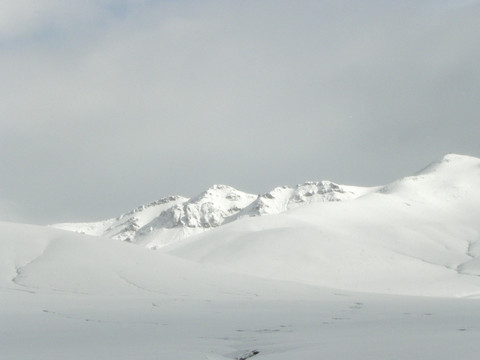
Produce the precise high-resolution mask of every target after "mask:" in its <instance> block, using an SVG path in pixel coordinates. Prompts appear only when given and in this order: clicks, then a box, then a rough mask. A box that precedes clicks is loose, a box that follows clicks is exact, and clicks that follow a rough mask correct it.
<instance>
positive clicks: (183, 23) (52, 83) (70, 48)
mask: <svg viewBox="0 0 480 360" xmlns="http://www.w3.org/2000/svg"><path fill="white" fill-rule="evenodd" d="M43 3H45V4H47V5H46V6H45V7H43V8H40V9H37V10H36V13H35V14H37V15H35V16H36V17H35V21H33V20H32V19H33V18H32V16H34V15H31V16H30V15H28V14H25V12H20V13H21V14H22V15H21V16H18V17H17V18H15V16H13V15H12V17H11V18H10V20H9V22H8V23H6V22H5V19H4V18H0V51H1V56H0V76H1V78H2V82H1V83H0V95H1V96H0V109H1V114H2V121H1V122H0V172H1V175H0V198H3V199H5V201H8V202H14V203H15V204H16V206H17V207H18V208H19V209H22V211H23V215H24V219H25V220H26V221H32V222H40V223H42V222H54V221H67V220H93V219H98V218H103V217H109V216H114V215H117V214H118V213H120V212H122V211H125V210H128V209H129V208H130V207H133V206H136V205H138V204H141V203H143V202H147V201H150V200H154V199H156V198H158V197H162V196H167V195H170V194H177V193H178V194H184V195H193V194H195V193H196V192H199V191H201V190H202V189H203V188H205V187H207V186H209V185H211V184H213V183H228V184H231V185H233V186H236V187H238V188H240V189H243V190H246V191H250V192H263V191H267V190H269V189H270V188H271V187H273V186H277V185H283V184H295V183H298V182H302V181H304V180H310V179H313V180H320V179H330V180H334V181H337V182H341V183H349V184H359V185H374V184H381V183H385V182H388V181H391V180H394V179H395V178H397V177H401V176H404V175H408V174H410V173H412V172H414V171H415V170H417V169H419V168H421V167H423V166H424V165H426V163H428V162H430V161H433V160H435V159H437V158H439V157H441V156H442V155H443V154H444V153H447V152H459V153H467V154H471V155H474V156H479V155H480V145H479V142H478V140H477V139H476V137H477V136H478V134H479V133H480V125H479V124H480V122H479V121H478V118H477V117H478V103H479V101H478V100H479V99H478V97H479V94H480V91H479V90H480V85H479V81H478V79H479V75H480V74H479V71H480V70H479V68H478V64H479V63H480V50H479V49H480V24H479V23H478V18H479V15H480V6H479V2H478V1H468V2H467V1H462V2H459V1H445V2H443V3H442V2H438V1H423V2H417V1H416V2H413V1H412V2H409V1H407V2H401V4H399V3H400V2H393V1H392V2H390V1H388V2H385V1H366V2H351V1H345V2H343V1H335V2H333V1H312V2H309V1H305V2H300V3H299V2H294V1H291V2H290V1H285V2H278V1H260V2H258V1H243V2H234V3H231V2H229V3H227V2H220V1H205V2H194V3H191V2H168V1H144V2H133V1H131V2H130V1H124V2H109V1H104V2H80V1H72V2H55V1H53V0H52V1H51V2H42V4H43ZM60 3H62V4H63V5H59V4H60ZM65 4H66V5H65ZM37 6H39V5H37ZM17 13H18V11H17ZM10 14H15V12H14V11H13V10H12V11H11V12H10ZM15 19H16V20H15Z"/></svg>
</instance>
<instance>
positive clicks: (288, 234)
mask: <svg viewBox="0 0 480 360" xmlns="http://www.w3.org/2000/svg"><path fill="white" fill-rule="evenodd" d="M479 218H480V160H479V159H476V158H472V157H467V156H459V155H448V156H446V157H445V158H443V159H442V160H441V161H439V162H437V163H434V164H432V165H431V166H429V167H428V168H426V169H425V170H423V171H422V172H420V173H418V174H416V175H415V176H413V177H407V178H404V179H401V180H399V181H396V182H394V183H392V184H390V185H387V186H384V187H381V188H379V189H378V190H377V191H374V192H371V193H368V194H365V195H364V196H362V197H359V198H357V199H356V200H354V201H344V202H324V203H322V202H317V203H312V204H310V205H307V206H303V207H300V208H297V209H293V210H290V211H288V212H284V213H282V214H279V215H276V216H270V217H259V218H244V219H240V220H238V221H237V222H235V223H232V224H228V225H225V226H223V227H222V228H218V229H216V230H215V231H213V232H210V233H208V234H207V233H205V234H202V235H199V236H196V237H193V238H191V239H188V240H186V241H184V242H182V243H178V244H176V245H172V246H170V247H167V248H165V249H164V251H168V252H169V253H171V254H174V255H176V256H180V257H184V258H186V259H190V260H194V261H198V262H201V263H209V264H215V265H220V266H223V267H225V268H228V269H230V270H234V271H237V272H241V273H246V274H255V275H256V276H263V277H267V278H272V279H283V280H290V281H296V282H303V283H307V284H314V285H321V286H330V287H339V288H343V289H350V290H359V291H373V292H386V293H389V292H393V293H401V294H421V295H438V296H452V295H454V296H477V295H478V294H480V278H479V277H478V275H480V260H479V258H478V256H479V255H480V222H479V221H478V219H479Z"/></svg>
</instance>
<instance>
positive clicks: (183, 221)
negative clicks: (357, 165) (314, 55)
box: [51, 181, 371, 248]
mask: <svg viewBox="0 0 480 360" xmlns="http://www.w3.org/2000/svg"><path fill="white" fill-rule="evenodd" d="M369 191H371V188H361V187H353V186H343V185H338V184H335V183H333V182H330V181H320V182H305V183H303V184H300V185H297V186H295V187H288V186H283V187H277V188H275V189H273V190H272V191H270V192H267V193H265V194H262V195H254V194H249V193H245V192H243V191H240V190H237V189H235V188H233V187H231V186H227V185H213V186H212V187H210V188H208V189H207V190H205V191H203V192H202V193H200V194H199V195H197V196H194V197H192V198H190V199H189V198H185V197H182V196H171V197H168V198H164V199H160V200H158V201H155V202H152V203H149V204H146V205H142V206H139V207H137V208H136V209H134V210H132V211H129V212H128V213H126V214H123V215H120V216H118V217H117V218H113V219H108V220H103V221H99V222H93V223H63V224H54V225H51V226H52V227H54V228H58V229H63V230H68V231H74V232H78V233H84V234H87V235H93V236H107V237H110V238H113V239H116V240H121V241H129V242H133V243H138V244H141V245H143V246H146V247H148V248H159V247H162V246H165V245H168V244H170V243H172V242H176V241H179V240H182V239H185V238H187V237H190V236H191V235H194V234H198V233H201V232H204V231H206V230H209V229H212V228H216V227H219V226H221V225H223V224H226V223H230V222H233V221H236V220H238V219H239V218H242V217H254V216H263V215H273V214H279V213H282V212H285V211H288V210H290V209H294V208H297V207H301V206H304V205H307V204H311V203H314V202H326V201H344V200H352V199H355V198H357V197H359V196H361V195H363V194H365V193H367V192H369Z"/></svg>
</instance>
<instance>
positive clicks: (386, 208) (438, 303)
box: [0, 155, 480, 360]
mask: <svg viewBox="0 0 480 360" xmlns="http://www.w3.org/2000/svg"><path fill="white" fill-rule="evenodd" d="M288 191H290V193H292V192H293V191H294V190H288ZM360 193H361V194H360ZM281 198H282V199H285V197H284V196H283V197H281ZM176 199H177V200H178V201H180V200H179V199H178V198H176ZM237 199H240V200H241V201H243V200H242V199H243V198H240V197H239V198H237ZM248 199H249V201H250V200H251V197H249V198H248ZM259 199H260V198H259ZM265 199H267V200H274V199H275V197H273V198H271V197H266V198H265ZM265 199H264V200H265ZM177 200H175V201H177ZM197 200H198V199H197ZM257 200H258V199H257ZM257 200H255V199H254V201H257ZM260 200H261V199H260ZM341 200H342V201H334V202H330V201H327V202H325V201H323V200H322V201H309V202H307V203H306V204H303V205H302V206H292V207H291V208H289V207H288V206H285V207H284V208H282V211H277V212H272V213H270V214H268V215H265V216H252V215H251V213H250V215H249V216H243V217H242V216H237V215H238V214H233V215H235V216H237V217H235V219H234V221H228V222H225V223H223V222H222V223H221V226H218V227H215V228H214V229H209V230H208V231H201V232H198V233H196V234H190V236H189V237H186V238H183V239H181V240H179V241H176V242H173V243H170V244H169V245H168V246H164V247H161V248H159V250H156V251H152V250H149V249H147V248H146V247H145V246H139V245H145V244H142V243H135V242H134V241H132V243H131V242H128V241H119V239H117V240H115V239H112V238H107V237H105V235H104V236H97V237H96V236H89V235H84V234H78V233H75V232H69V231H65V230H59V229H53V228H47V227H39V226H32V225H22V224H9V223H0V359H2V360H3V359H15V360H17V359H115V360H117V359H181V360H188V359H211V360H214V359H246V358H252V359H255V360H256V359H258V360H260V359H281V360H283V359H289V360H290V359H477V358H478V354H479V353H480V342H479V341H477V340H478V338H479V336H480V325H479V324H480V277H479V275H480V221H478V219H479V218H480V160H479V159H476V158H471V157H465V156H458V155H449V156H447V157H445V158H444V159H443V160H442V161H440V162H438V163H435V164H433V165H432V166H430V167H428V168H427V169H425V170H423V171H422V172H420V173H418V174H416V175H415V176H413V177H408V178H404V179H402V180H399V181H397V182H395V183H393V184H390V185H387V186H384V187H379V188H374V189H371V191H361V192H357V193H355V196H354V197H353V198H351V199H341ZM181 201H185V200H181ZM182 204H184V203H182ZM243 204H244V205H245V202H244V203H243ZM277 205H278V204H277ZM182 206H183V207H182V209H187V207H186V206H187V205H182ZM248 206H249V205H248V204H247V205H245V207H244V209H246V210H239V211H238V213H240V212H241V211H249V212H251V211H252V209H253V208H252V207H248ZM256 208H257V209H258V207H256ZM157 215H158V214H157ZM231 215H232V214H230V215H229V216H231ZM151 216H152V215H151ZM152 219H153V217H152ZM176 226H177V228H178V224H177V225H176ZM72 230H75V229H73V228H72ZM102 235H103V234H102Z"/></svg>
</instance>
